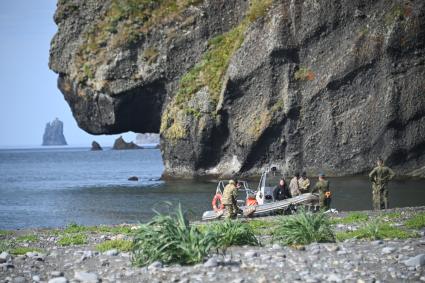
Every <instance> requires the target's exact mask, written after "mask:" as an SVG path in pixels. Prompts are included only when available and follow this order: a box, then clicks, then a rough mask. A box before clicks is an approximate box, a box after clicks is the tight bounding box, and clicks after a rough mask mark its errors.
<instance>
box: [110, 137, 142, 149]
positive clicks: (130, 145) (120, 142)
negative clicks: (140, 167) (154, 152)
mask: <svg viewBox="0 0 425 283" xmlns="http://www.w3.org/2000/svg"><path fill="white" fill-rule="evenodd" d="M141 148H142V147H140V146H138V145H136V144H135V143H134V142H126V141H125V140H124V139H123V137H122V136H120V137H119V138H117V139H116V140H115V142H114V146H113V147H112V149H116V150H123V149H141Z"/></svg>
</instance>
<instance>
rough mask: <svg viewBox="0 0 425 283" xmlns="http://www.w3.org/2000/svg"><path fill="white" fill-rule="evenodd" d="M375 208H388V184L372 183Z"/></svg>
mask: <svg viewBox="0 0 425 283" xmlns="http://www.w3.org/2000/svg"><path fill="white" fill-rule="evenodd" d="M372 202H373V209H375V210H380V209H388V206H389V204H388V189H387V186H386V184H375V183H373V184H372Z"/></svg>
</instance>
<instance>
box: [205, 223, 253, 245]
mask: <svg viewBox="0 0 425 283" xmlns="http://www.w3.org/2000/svg"><path fill="white" fill-rule="evenodd" d="M207 232H209V233H212V234H214V235H215V237H216V239H217V240H218V241H217V244H218V245H217V248H219V249H225V248H227V247H230V246H243V245H249V246H258V245H260V242H259V241H258V239H257V238H256V237H255V233H254V229H253V228H251V226H249V225H247V224H246V223H243V222H241V221H232V220H225V221H223V222H216V223H213V224H211V225H209V226H208V227H207Z"/></svg>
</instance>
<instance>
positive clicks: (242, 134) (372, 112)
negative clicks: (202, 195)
mask: <svg viewBox="0 0 425 283" xmlns="http://www.w3.org/2000/svg"><path fill="white" fill-rule="evenodd" d="M186 2H187V3H189V1H182V3H186ZM197 2H198V1H197ZM199 2H200V3H199V4H197V5H195V6H194V5H189V4H187V3H186V4H187V5H186V4H182V5H181V9H180V10H179V11H178V13H176V14H178V15H177V16H176V15H169V17H157V18H156V19H158V18H161V20H155V19H154V18H149V19H147V20H146V23H145V22H143V23H142V22H139V21H137V19H133V18H132V13H128V14H126V13H125V12H122V11H126V10H125V9H124V10H122V11H121V10H119V11H121V12H122V13H124V14H122V15H120V16H121V17H120V19H122V21H115V20H113V19H112V16H113V13H112V12H113V11H117V9H114V6H113V5H114V4H113V3H114V1H100V0H89V1H81V2H78V4H74V2H72V1H60V2H59V4H58V8H57V11H56V14H55V21H56V23H57V25H58V33H57V34H56V35H55V37H54V38H53V40H52V44H51V50H50V62H49V66H50V68H51V69H52V70H54V71H55V72H56V73H58V74H59V78H58V85H59V88H60V90H61V91H62V93H63V94H64V96H65V99H66V100H67V102H68V103H69V105H70V107H71V109H72V112H73V114H74V117H75V118H76V120H77V122H78V125H79V126H80V127H81V128H82V129H84V130H86V131H87V132H89V133H94V134H116V133H122V132H127V131H134V132H138V133H146V132H150V133H158V132H160V133H161V151H162V155H163V159H164V164H165V176H169V177H191V176H196V175H230V174H233V173H239V174H242V175H256V174H259V173H260V172H261V171H262V169H263V168H264V167H265V166H267V165H270V164H277V165H279V167H280V168H281V170H283V171H287V172H289V171H294V170H298V171H299V170H302V169H304V170H305V171H307V173H308V174H313V173H314V174H315V173H317V172H319V171H323V172H325V173H326V174H328V175H338V176H342V175H351V174H358V173H363V172H366V171H368V170H369V169H370V168H371V167H372V166H373V163H374V162H373V161H374V160H375V158H376V157H377V156H382V157H383V158H384V159H385V161H386V163H387V165H389V166H391V167H393V168H394V169H395V171H396V172H397V173H398V174H407V173H409V172H412V171H414V170H416V169H418V168H420V167H423V166H424V164H425V126H424V125H425V95H424V92H425V85H424V80H423V78H424V77H425V29H423V27H424V26H425V2H424V1H421V0H412V1H409V2H400V1H397V0H377V1H361V0H354V1H343V2H341V1H334V0H326V1H320V2H314V1H289V0H276V1H245V0H235V1H225V0H217V1H199ZM250 2H252V5H251V6H252V7H254V9H251V8H250ZM126 3H127V2H126V1H123V5H126ZM147 9H151V10H149V11H148V13H146V14H148V15H155V13H158V14H159V13H160V12H161V11H160V12H158V11H159V10H161V9H164V7H162V6H155V5H151V6H149V8H147ZM111 11H112V12H111ZM162 11H165V10H162ZM227 32H229V33H227ZM226 52H227V53H226ZM223 53H225V54H224V55H223ZM211 58H214V59H213V60H211Z"/></svg>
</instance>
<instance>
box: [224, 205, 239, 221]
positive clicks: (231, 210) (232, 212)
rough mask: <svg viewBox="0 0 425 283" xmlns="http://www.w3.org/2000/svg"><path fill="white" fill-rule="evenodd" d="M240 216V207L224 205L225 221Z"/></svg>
mask: <svg viewBox="0 0 425 283" xmlns="http://www.w3.org/2000/svg"><path fill="white" fill-rule="evenodd" d="M237 214H238V207H237V206H236V205H233V204H225V205H224V218H225V219H234V218H236V215H237Z"/></svg>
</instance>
